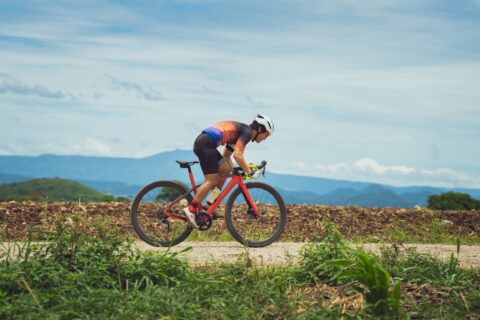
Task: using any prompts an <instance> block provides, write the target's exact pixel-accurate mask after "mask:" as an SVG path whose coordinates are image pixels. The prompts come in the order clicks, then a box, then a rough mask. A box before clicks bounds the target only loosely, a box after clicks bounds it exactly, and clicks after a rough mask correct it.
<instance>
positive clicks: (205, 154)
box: [193, 134, 223, 204]
mask: <svg viewBox="0 0 480 320" xmlns="http://www.w3.org/2000/svg"><path fill="white" fill-rule="evenodd" d="M193 151H194V152H195V154H196V155H197V157H198V159H199V161H200V167H201V168H202V172H203V175H204V176H205V182H204V183H203V184H202V185H201V186H200V187H199V188H198V189H197V194H196V195H195V197H194V199H193V202H194V203H195V204H200V203H201V202H202V200H203V199H204V198H205V196H206V195H207V194H208V192H209V191H210V190H212V189H213V188H214V187H215V186H216V184H217V181H218V178H219V177H220V174H219V161H220V160H221V159H223V157H222V155H221V154H220V153H219V152H218V150H217V146H216V144H215V142H214V141H213V139H212V138H211V137H210V136H209V135H207V134H201V135H199V136H198V138H197V140H195V144H194V146H193Z"/></svg>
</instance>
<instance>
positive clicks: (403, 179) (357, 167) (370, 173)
mask: <svg viewBox="0 0 480 320" xmlns="http://www.w3.org/2000/svg"><path fill="white" fill-rule="evenodd" d="M298 172H301V173H302V174H305V175H313V176H317V177H323V178H331V179H341V180H354V181H365V182H375V183H383V184H390V185H397V186H410V185H428V186H435V187H448V188H452V187H470V188H480V181H477V180H475V179H473V178H471V177H469V176H468V175H466V174H463V173H460V172H457V171H455V170H452V169H448V168H439V169H415V168H412V167H410V166H405V165H388V166H387V165H382V164H380V163H379V162H377V161H375V160H373V159H370V158H362V159H358V160H356V161H354V162H353V163H351V164H348V163H344V162H342V163H335V164H328V165H325V164H307V163H305V162H298V163H296V164H295V165H293V166H292V168H291V173H297V174H298Z"/></svg>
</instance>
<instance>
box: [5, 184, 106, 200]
mask: <svg viewBox="0 0 480 320" xmlns="http://www.w3.org/2000/svg"><path fill="white" fill-rule="evenodd" d="M104 196H105V195H104V194H102V193H100V192H98V191H96V190H94V189H92V188H90V187H87V186H85V185H83V184H80V183H78V182H75V181H70V180H64V179H60V178H53V179H46V178H43V179H33V180H28V181H23V182H18V183H12V184H4V185H0V201H10V200H16V201H23V200H35V201H44V200H49V201H50V200H51V201H78V200H79V199H80V200H82V201H100V200H101V199H102V198H103V197H104Z"/></svg>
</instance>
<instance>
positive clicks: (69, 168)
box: [0, 150, 480, 208]
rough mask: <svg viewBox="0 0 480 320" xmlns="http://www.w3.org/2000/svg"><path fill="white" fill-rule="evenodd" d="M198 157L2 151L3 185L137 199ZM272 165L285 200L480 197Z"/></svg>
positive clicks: (380, 202)
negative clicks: (61, 186)
mask: <svg viewBox="0 0 480 320" xmlns="http://www.w3.org/2000/svg"><path fill="white" fill-rule="evenodd" d="M196 159H197V158H196V156H195V155H194V154H193V152H192V151H189V150H173V151H168V152H163V153H159V154H156V155H153V156H150V157H145V158H140V159H135V158H107V157H85V156H59V155H41V156H36V157H29V156H0V172H1V173H0V184H2V183H9V182H14V181H23V180H26V179H29V178H50V177H61V178H64V179H70V180H75V181H79V182H81V183H83V184H85V185H87V186H89V187H92V188H94V189H96V190H98V191H100V192H104V193H110V194H113V195H116V196H126V197H129V198H133V196H134V195H135V194H136V193H137V191H138V190H139V189H140V188H141V186H143V185H145V184H147V183H149V182H151V181H154V180H180V181H183V182H185V183H187V185H190V182H189V180H188V176H187V171H186V170H185V169H180V168H179V166H178V165H177V163H175V160H183V161H189V160H196ZM266 160H267V161H268V159H266ZM270 169H272V168H271V167H268V165H267V175H266V178H265V179H262V181H264V182H266V183H269V184H271V185H273V186H274V187H275V188H277V189H279V190H280V192H281V194H282V196H283V197H284V198H285V201H286V202H287V203H311V204H331V205H357V206H373V207H405V208H409V207H412V206H414V205H415V204H419V205H421V206H425V205H426V203H427V200H428V197H429V196H430V195H434V194H440V193H443V192H447V191H455V192H462V193H468V194H470V195H471V196H472V197H473V198H477V199H478V198H480V189H461V188H453V189H447V188H433V187H429V186H409V187H395V186H389V185H380V184H372V183H369V182H356V181H348V180H336V179H325V178H318V177H308V176H298V175H292V174H279V173H275V172H272V171H270ZM193 172H194V175H195V177H196V179H197V183H200V182H201V181H202V180H203V175H202V173H201V171H200V167H199V166H198V165H195V166H193ZM372 185H373V186H374V187H372Z"/></svg>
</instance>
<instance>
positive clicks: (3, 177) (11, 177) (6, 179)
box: [0, 172, 32, 185]
mask: <svg viewBox="0 0 480 320" xmlns="http://www.w3.org/2000/svg"><path fill="white" fill-rule="evenodd" d="M30 179H32V178H31V177H27V176H22V175H19V174H6V173H1V172H0V185H1V184H5V183H13V182H21V181H26V180H30Z"/></svg>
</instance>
